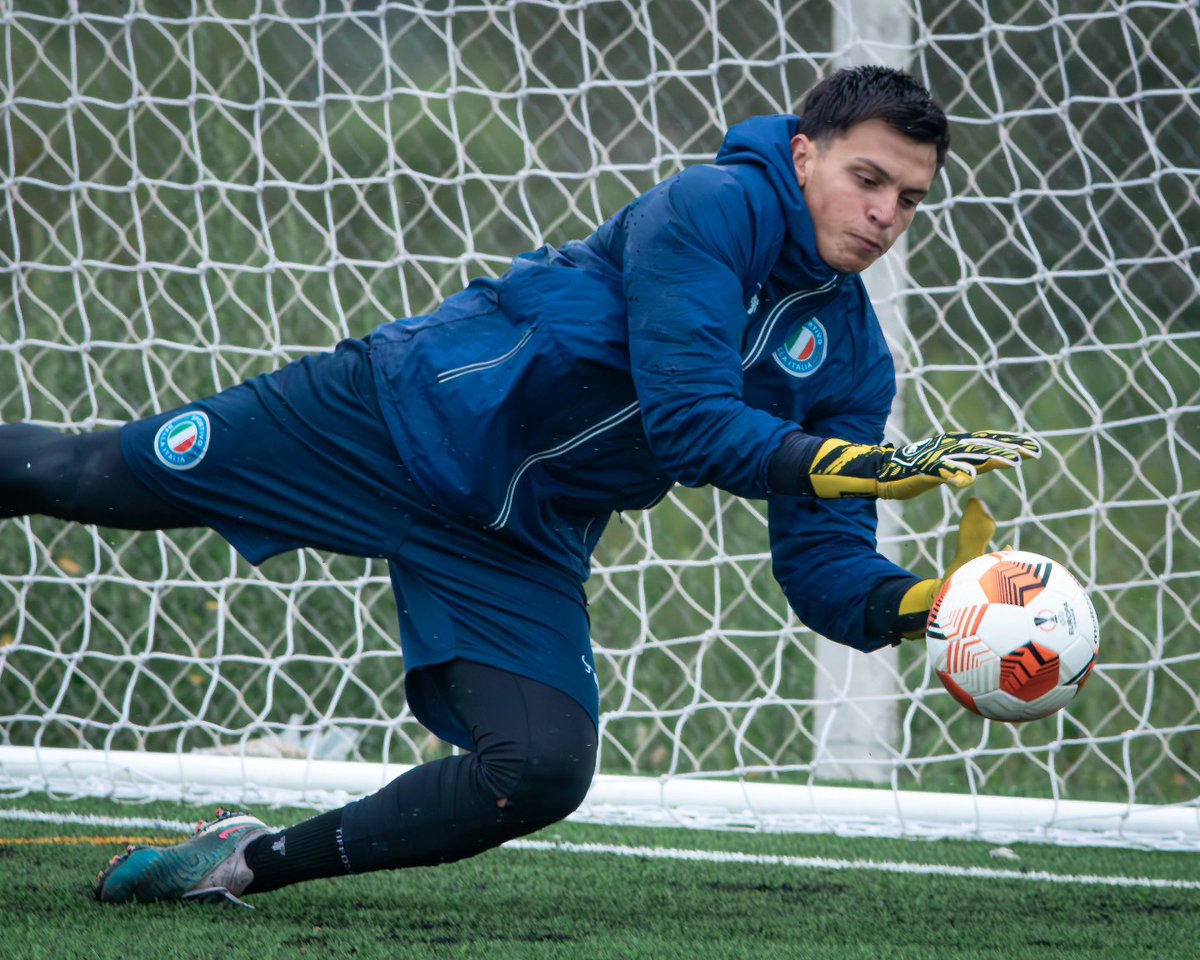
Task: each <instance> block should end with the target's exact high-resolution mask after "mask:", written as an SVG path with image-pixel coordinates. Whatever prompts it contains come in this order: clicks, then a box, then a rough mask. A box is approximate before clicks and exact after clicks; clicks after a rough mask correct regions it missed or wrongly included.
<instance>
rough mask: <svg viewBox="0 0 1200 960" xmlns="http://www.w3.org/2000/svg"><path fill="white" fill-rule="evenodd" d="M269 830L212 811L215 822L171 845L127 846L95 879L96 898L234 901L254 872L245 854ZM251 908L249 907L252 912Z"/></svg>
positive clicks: (249, 820)
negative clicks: (256, 839) (253, 842)
mask: <svg viewBox="0 0 1200 960" xmlns="http://www.w3.org/2000/svg"><path fill="white" fill-rule="evenodd" d="M270 832H271V831H270V830H269V829H268V828H267V826H266V824H264V823H263V822H262V821H261V820H259V819H258V818H257V817H252V816H250V814H248V813H234V812H231V811H228V810H221V809H218V810H217V815H216V818H215V819H213V820H210V821H208V822H207V823H204V822H201V823H199V824H197V825H196V833H195V835H194V836H191V837H189V838H188V839H187V840H185V841H183V842H182V843H178V844H176V845H175V846H173V847H135V846H129V847H127V848H126V850H125V852H124V853H119V854H117V855H116V856H115V857H113V858H112V860H110V861H109V862H108V866H106V867H105V868H104V869H103V870H101V871H100V875H99V876H97V877H96V899H97V900H101V901H103V902H105V903H131V902H134V901H136V902H138V903H153V902H155V901H157V900H201V901H212V900H226V901H232V902H233V903H236V904H238V905H240V906H243V907H247V908H250V904H248V903H244V902H243V901H242V900H240V899H238V896H239V894H241V893H242V891H243V890H245V889H246V887H248V886H249V885H250V881H251V880H253V879H254V874H253V873H251V871H250V869H249V868H248V867H247V866H246V860H245V857H244V851H245V849H246V846H247V844H249V843H250V841H251V840H253V839H255V838H256V837H261V836H262V835H263V834H265V833H270ZM251 909H252V908H251Z"/></svg>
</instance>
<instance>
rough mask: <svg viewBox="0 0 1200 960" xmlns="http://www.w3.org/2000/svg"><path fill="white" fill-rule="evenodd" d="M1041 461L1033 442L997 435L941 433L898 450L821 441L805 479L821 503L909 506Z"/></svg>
mask: <svg viewBox="0 0 1200 960" xmlns="http://www.w3.org/2000/svg"><path fill="white" fill-rule="evenodd" d="M1041 455H1042V447H1041V444H1039V443H1038V442H1037V441H1036V440H1034V439H1033V438H1032V437H1024V436H1021V435H1020V434H1017V433H1004V432H1002V431H999V430H977V431H975V432H974V433H943V434H939V435H938V436H936V437H930V438H929V439H927V440H921V441H919V442H917V443H910V444H909V445H908V446H906V447H902V448H901V449H899V450H897V449H896V448H895V447H894V446H892V445H891V444H885V445H883V446H879V447H876V446H866V445H862V444H855V443H848V442H847V441H845V440H826V441H825V442H824V443H823V444H821V447H820V449H819V450H818V451H817V455H816V457H814V458H813V463H812V466H811V467H810V468H809V479H810V480H811V482H812V487H813V492H814V493H815V494H816V495H817V496H818V497H821V498H823V499H838V498H841V497H878V498H880V499H883V500H908V499H910V498H911V497H915V496H917V495H918V494H921V493H924V492H926V491H927V490H933V489H934V488H936V487H940V486H941V485H942V484H943V483H948V484H950V485H951V486H954V487H969V486H970V485H971V484H972V483H974V482H975V479H976V477H978V476H979V475H980V474H982V473H987V472H989V471H991V470H996V469H1001V468H1008V467H1016V466H1019V465H1020V464H1021V463H1022V462H1023V461H1025V460H1036V459H1037V458H1038V457H1040V456H1041ZM964 521H965V515H964Z"/></svg>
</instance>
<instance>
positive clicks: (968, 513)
mask: <svg viewBox="0 0 1200 960" xmlns="http://www.w3.org/2000/svg"><path fill="white" fill-rule="evenodd" d="M995 533H996V521H995V520H994V519H993V518H992V515H991V513H989V512H988V508H987V506H986V505H985V504H984V502H983V501H982V500H980V499H979V498H978V497H972V498H971V499H970V500H968V501H967V505H966V507H964V508H963V515H962V520H960V521H959V524H958V544H957V547H956V549H955V552H954V559H953V560H951V561H950V565H949V566H948V567H946V572H945V573H944V574H943V575H942V578H941V579H940V580H922V581H920V582H919V583H914V584H913V585H912V586H911V587H909V588H908V590H907V592H906V593H905V594H904V596H903V597H901V598H900V612H899V617H898V620H897V622H898V625H899V627H900V635H901V636H902V637H903V638H904V639H905V640H918V639H920V638H921V637H923V636H925V622H926V620H928V619H929V610H930V608H931V607H932V606H933V601H934V600H935V599H936V598H937V595H938V591H939V590H941V589H942V584H944V583H945V582H946V581H947V580H949V579H950V575H951V574H952V573H954V571H955V570H957V569H958V568H959V567H961V566H963V565H964V564H966V563H968V562H969V561H971V560H974V559H975V558H976V557H982V556H983V555H984V554H985V553H987V551H988V544H990V543H991V542H992V537H993V536H994V535H995Z"/></svg>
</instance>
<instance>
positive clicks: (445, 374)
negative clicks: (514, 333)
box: [437, 325, 537, 383]
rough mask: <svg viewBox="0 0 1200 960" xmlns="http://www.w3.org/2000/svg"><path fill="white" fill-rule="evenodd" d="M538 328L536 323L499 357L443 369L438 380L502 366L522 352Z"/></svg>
mask: <svg viewBox="0 0 1200 960" xmlns="http://www.w3.org/2000/svg"><path fill="white" fill-rule="evenodd" d="M536 329H537V327H536V325H535V326H532V327H530V328H529V329H528V330H526V331H525V332H524V333H523V334H522V335H521V339H520V340H518V341H517V342H516V345H515V346H513V347H512V349H510V350H509V351H508V352H506V353H503V354H501V355H500V356H498V357H494V358H493V359H491V360H480V361H478V362H476V363H468V364H467V365H466V366H463V367H455V368H454V369H452V370H444V371H442V372H441V373H439V374H438V375H437V382H438V383H447V382H449V381H450V380H453V379H455V378H456V377H465V376H466V375H467V374H469V373H482V372H483V371H484V370H491V369H492V368H493V367H498V366H500V365H501V364H502V363H505V362H506V361H508V360H511V359H512V358H513V357H515V356H516V355H517V354H518V353H520V352H521V349H522V348H523V347H524V346H525V344H527V343H528V342H529V339H530V337H532V336H533V331H534V330H536Z"/></svg>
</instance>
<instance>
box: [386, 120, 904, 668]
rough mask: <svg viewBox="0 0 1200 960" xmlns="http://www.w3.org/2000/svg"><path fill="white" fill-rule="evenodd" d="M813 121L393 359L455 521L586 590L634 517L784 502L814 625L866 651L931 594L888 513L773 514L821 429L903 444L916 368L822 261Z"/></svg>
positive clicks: (396, 329) (605, 233)
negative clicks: (601, 553) (895, 421)
mask: <svg viewBox="0 0 1200 960" xmlns="http://www.w3.org/2000/svg"><path fill="white" fill-rule="evenodd" d="M796 123H797V121H796V118H795V117H790V116H775V117H757V118H754V119H751V120H747V121H746V122H744V123H740V124H738V125H737V126H735V127H733V128H732V129H731V130H730V131H729V133H728V135H727V136H726V138H725V143H724V145H723V146H722V147H721V150H720V152H719V153H718V155H717V157H716V162H715V163H713V164H707V165H701V166H695V167H691V168H689V169H687V170H684V171H683V172H682V173H680V174H678V175H677V176H675V177H672V178H671V179H669V180H667V181H665V182H663V183H661V184H659V185H658V186H656V187H654V188H653V189H651V190H650V191H649V192H647V193H646V194H644V195H643V196H641V197H639V198H638V199H637V200H634V201H633V202H632V203H630V204H629V205H628V206H626V207H625V208H624V209H622V210H621V211H620V212H619V213H617V214H616V215H615V216H614V217H613V218H612V219H610V220H609V221H607V222H606V223H604V224H603V225H602V226H601V227H600V228H599V229H598V230H596V232H595V233H593V234H592V235H591V236H590V237H588V238H587V239H586V240H583V241H573V242H570V243H566V244H564V245H563V246H562V247H560V248H558V249H555V248H553V247H549V246H546V247H543V248H541V249H540V250H537V251H535V252H533V253H529V254H525V255H523V256H520V257H517V258H516V259H515V260H514V261H513V265H512V268H511V269H510V270H509V271H508V272H507V273H506V274H505V275H504V276H502V277H500V278H498V279H479V280H475V281H473V282H472V283H471V284H470V285H469V286H468V287H467V289H466V290H464V291H463V292H462V293H459V294H456V295H454V296H452V297H450V298H449V299H448V300H446V301H445V302H444V303H443V304H442V306H441V307H440V308H439V309H438V310H437V312H436V313H433V314H431V315H429V316H422V317H414V318H411V319H405V320H397V321H395V322H393V323H390V324H386V325H384V326H383V327H380V328H379V329H377V330H376V331H375V332H374V333H373V334H372V335H371V337H370V341H371V345H372V363H373V365H374V368H375V371H376V380H377V383H378V386H379V391H380V399H381V403H382V406H383V409H384V416H385V418H386V420H387V423H388V428H389V430H390V432H391V434H392V436H393V438H394V440H395V443H396V446H397V448H398V450H399V452H400V455H401V457H402V459H403V461H404V463H405V465H406V466H407V467H408V469H409V471H410V472H411V474H412V476H413V478H414V479H415V480H416V482H417V484H418V485H419V486H420V488H421V489H422V490H423V491H425V493H426V494H427V495H428V496H429V497H430V499H431V500H432V501H433V502H434V503H436V504H437V505H438V506H439V507H440V508H441V509H444V510H446V511H449V512H452V513H453V514H455V515H457V516H459V517H461V518H463V519H465V520H467V521H468V522H473V523H477V524H479V525H482V526H484V527H487V528H490V529H491V530H493V531H496V533H497V535H500V536H504V537H506V538H510V539H511V540H513V541H516V542H518V543H520V544H521V545H522V546H524V547H526V548H528V549H529V550H531V551H534V552H535V553H537V554H540V555H541V556H543V557H544V558H545V559H547V560H548V561H550V562H552V563H555V564H556V565H559V566H560V567H561V566H565V567H568V568H570V569H571V570H572V571H573V572H574V573H575V574H577V575H578V576H580V577H586V576H587V574H588V569H589V561H590V557H591V553H592V550H593V549H594V547H595V545H596V543H597V541H598V540H599V538H600V534H601V533H602V532H603V529H604V525H605V524H606V522H607V520H608V518H609V517H610V516H611V514H612V512H613V511H618V510H633V509H641V508H645V507H648V506H650V505H651V504H654V503H656V502H657V501H658V500H660V499H661V498H662V497H663V496H664V495H665V494H666V492H667V491H668V490H669V489H670V487H671V486H672V485H673V484H674V483H683V484H686V485H688V486H699V485H702V484H713V485H715V486H717V487H720V488H722V489H725V490H728V491H730V492H732V493H734V494H737V495H739V496H742V497H753V498H766V499H767V501H768V510H769V527H770V540H771V551H772V559H773V562H774V572H775V576H776V578H777V579H778V580H779V582H780V584H781V585H782V587H783V589H784V592H785V594H786V595H787V598H788V601H789V603H790V604H791V605H792V608H793V609H794V610H795V611H796V613H797V615H798V616H799V617H800V619H801V620H802V621H803V622H804V623H806V624H807V625H808V626H810V627H812V628H813V629H814V630H817V631H818V632H820V633H822V634H824V635H825V636H828V637H830V638H831V639H834V640H838V641H840V642H842V643H846V644H849V645H851V646H855V647H859V648H862V649H873V648H875V647H877V646H880V645H882V643H883V641H882V640H881V639H879V638H870V637H866V636H864V626H863V620H864V607H865V603H866V599H867V596H868V595H869V593H870V592H871V590H872V588H873V587H874V586H875V585H877V584H878V583H879V582H880V581H882V580H885V579H891V578H894V577H905V576H909V577H910V576H911V575H910V574H908V573H907V571H905V570H903V569H901V568H899V567H897V566H896V565H895V564H893V563H891V562H890V561H889V560H887V559H885V558H884V557H882V556H880V555H879V554H878V553H877V552H876V549H875V528H876V515H875V505H874V502H872V501H865V500H847V501H826V500H817V499H813V498H807V497H784V496H773V495H772V492H771V490H770V489H769V486H768V482H767V467H768V464H769V462H770V459H771V456H772V454H774V452H775V451H776V449H777V448H778V447H779V444H780V442H781V440H782V439H783V438H784V437H785V436H786V435H787V434H788V433H790V432H792V431H794V430H796V429H797V426H799V427H800V428H802V429H803V430H804V431H805V432H806V433H808V434H811V435H816V436H833V437H841V438H843V439H847V440H853V441H858V442H863V443H878V442H880V441H881V439H882V435H883V426H884V421H885V420H886V419H887V415H888V411H889V410H890V408H891V404H892V399H893V397H894V395H895V389H896V386H895V370H894V368H893V365H892V360H891V357H890V355H889V353H888V350H887V347H886V344H885V342H884V339H883V335H882V331H881V330H880V328H879V323H878V320H877V319H876V317H875V314H874V311H873V310H872V308H871V305H870V303H869V302H868V300H867V296H866V292H865V290H864V288H863V284H862V281H861V280H860V279H859V277H858V276H857V275H852V274H840V273H837V272H835V271H834V270H833V269H831V268H830V267H829V266H827V265H826V264H825V263H824V262H823V261H822V260H821V259H820V257H819V256H818V255H817V251H816V242H815V238H814V235H813V227H812V221H811V218H810V216H809V213H808V209H807V207H806V205H805V202H804V197H803V194H802V193H801V191H800V187H799V185H798V184H797V182H796V175H795V167H794V166H793V163H792V157H791V149H790V140H791V137H792V136H793V134H794V133H795V128H796Z"/></svg>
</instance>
